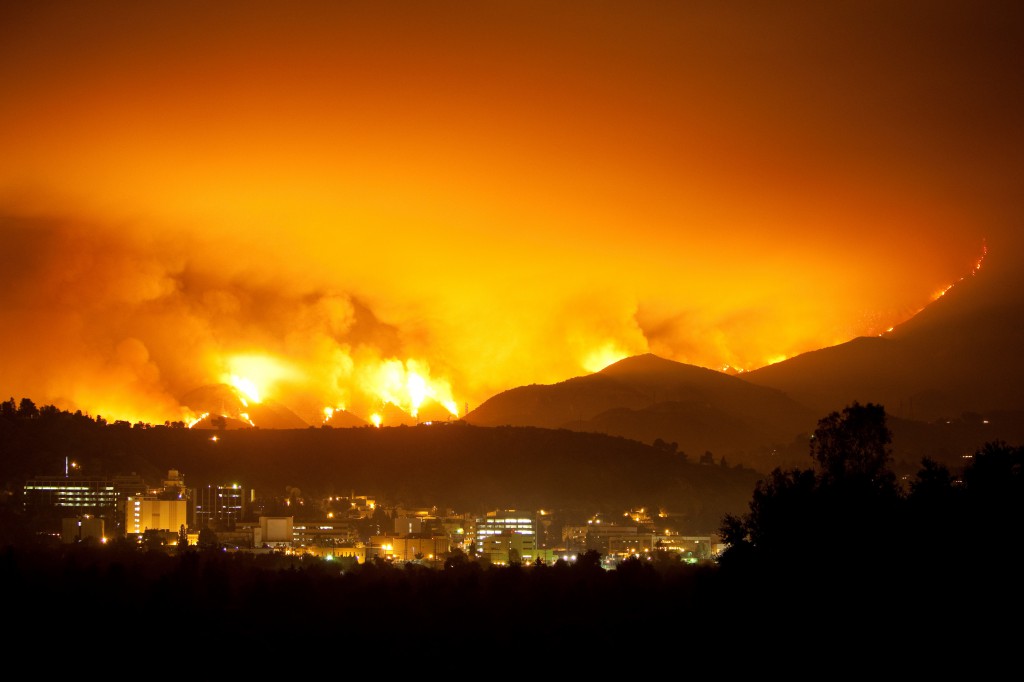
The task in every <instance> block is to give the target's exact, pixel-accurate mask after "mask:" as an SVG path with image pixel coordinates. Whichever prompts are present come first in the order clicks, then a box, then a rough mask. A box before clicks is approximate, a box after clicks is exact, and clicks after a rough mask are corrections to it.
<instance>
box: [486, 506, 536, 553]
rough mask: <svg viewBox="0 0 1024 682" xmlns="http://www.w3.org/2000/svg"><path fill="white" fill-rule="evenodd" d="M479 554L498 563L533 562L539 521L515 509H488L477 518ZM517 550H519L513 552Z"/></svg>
mask: <svg viewBox="0 0 1024 682" xmlns="http://www.w3.org/2000/svg"><path fill="white" fill-rule="evenodd" d="M474 532H475V536H474V537H475V543H476V553H477V556H479V557H480V558H483V559H489V560H490V561H492V562H494V563H506V564H507V563H510V561H515V560H516V557H517V556H518V560H519V561H522V562H531V561H533V560H534V558H535V556H536V549H537V532H536V524H535V523H534V520H533V518H532V517H531V516H528V515H526V514H524V513H523V512H519V511H516V510H514V509H507V510H502V511H493V512H487V515H486V516H483V517H480V518H478V519H477V520H476V528H475V530H474ZM512 550H515V552H512Z"/></svg>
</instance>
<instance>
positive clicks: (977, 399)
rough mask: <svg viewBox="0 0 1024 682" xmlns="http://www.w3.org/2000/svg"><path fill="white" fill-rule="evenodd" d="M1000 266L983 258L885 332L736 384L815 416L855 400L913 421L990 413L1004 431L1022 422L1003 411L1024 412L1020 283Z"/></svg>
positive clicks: (1004, 263) (1023, 292) (1023, 290)
mask: <svg viewBox="0 0 1024 682" xmlns="http://www.w3.org/2000/svg"><path fill="white" fill-rule="evenodd" d="M1008 260H1009V259H1008V258H1007V257H1002V258H1001V259H1000V257H999V255H998V254H996V255H993V256H991V257H989V258H988V259H987V260H986V262H985V266H984V267H983V268H982V269H981V270H979V271H978V272H977V273H976V274H974V275H972V276H968V277H965V278H964V279H963V280H962V281H960V282H958V283H957V284H956V285H955V286H953V287H952V288H951V289H949V290H948V291H947V292H946V294H945V295H944V296H942V297H941V298H939V299H938V300H936V301H934V302H933V303H931V304H930V305H928V306H926V307H925V308H924V309H923V310H922V311H921V312H920V313H918V314H917V315H915V316H914V317H912V318H911V319H910V320H908V321H907V322H905V323H903V324H901V325H899V326H897V327H896V328H895V329H893V331H892V332H890V333H887V334H885V335H883V336H881V337H871V338H868V337H861V338H857V339H853V340H852V341H849V342H847V343H843V344H840V345H838V346H834V347H831V348H825V349H822V350H818V351H814V352H810V353H804V354H803V355H799V356H796V357H794V358H791V359H789V360H786V361H784V362H780V363H778V364H775V365H770V366H768V367H763V368H761V369H758V370H754V371H752V372H747V373H745V374H744V375H743V379H744V380H745V381H748V382H750V383H752V384H756V385H758V386H764V387H770V388H776V389H778V390H780V391H783V392H785V393H786V394H787V395H789V396H790V397H792V398H793V399H794V400H796V401H797V402H799V403H801V404H803V405H806V406H808V407H810V408H812V409H814V410H815V411H816V412H827V411H829V410H834V409H837V408H838V407H841V406H842V405H845V404H847V403H849V402H851V401H854V400H858V401H861V402H875V403H881V404H884V405H885V406H886V409H887V411H888V412H889V413H890V414H892V415H895V416H898V417H902V418H904V419H913V420H918V421H934V420H938V419H950V418H959V417H960V416H961V415H963V414H964V413H990V412H995V411H1001V412H1003V413H1004V414H1003V418H1002V423H1003V424H1004V425H1005V424H1007V423H1008V422H1009V421H1011V420H1012V421H1016V422H1021V421H1024V420H1022V415H1021V414H1018V415H1011V414H1007V413H1014V412H1020V413H1022V414H1024V391H1021V386H1022V381H1024V356H1022V355H1021V353H1020V349H1021V348H1022V347H1024V278H1022V276H1021V274H1020V273H1018V272H1016V270H1015V269H1013V268H1012V266H1011V264H1010V263H1009V262H1008ZM990 421H991V420H990ZM996 435H998V436H999V437H1003V438H1007V437H1008V436H1004V435H1002V434H993V436H992V437H995V436H996Z"/></svg>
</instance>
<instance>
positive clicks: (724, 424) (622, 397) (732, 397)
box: [466, 354, 815, 463]
mask: <svg viewBox="0 0 1024 682" xmlns="http://www.w3.org/2000/svg"><path fill="white" fill-rule="evenodd" d="M814 419H815V416H814V413H813V412H812V411H810V410H807V409H806V408H804V407H802V406H801V405H798V404H797V403H795V402H794V401H793V400H790V399H789V398H788V397H787V396H785V395H784V394H783V393H782V392H780V391H777V390H773V389H766V388H763V387H759V386H754V385H751V384H749V383H746V382H744V381H742V380H740V379H738V378H736V377H732V376H729V375H726V374H723V373H721V372H716V371H713V370H709V369H704V368H702V367H695V366H693V365H686V364H683V363H679V362H673V361H672V360H666V359H664V358H660V357H658V356H656V355H652V354H647V355H639V356H636V357H631V358H626V359H625V360H620V361H619V362H616V363H614V364H612V365H609V366H608V367H606V368H605V369H603V370H601V371H600V372H597V373H595V374H590V375H587V376H582V377H576V378H573V379H569V380H567V381H563V382H560V383H557V384H553V385H549V386H538V385H533V386H522V387H519V388H514V389H511V390H509V391H505V392H504V393H501V394H499V395H497V396H494V397H493V398H491V399H490V400H488V401H486V402H484V403H483V404H482V405H481V406H480V407H479V408H477V409H476V410H474V411H473V412H471V413H470V414H469V415H468V416H467V417H466V421H468V422H469V423H471V424H479V425H486V426H495V425H500V424H510V425H513V426H527V425H529V426H542V427H547V428H566V429H572V430H576V431H587V432H596V433H607V434H611V435H617V436H623V437H625V438H632V439H635V440H639V441H643V442H647V443H651V442H654V441H655V440H657V439H661V440H663V441H666V442H674V443H676V444H677V445H678V447H679V449H680V450H682V451H684V452H686V453H689V454H690V455H691V456H699V455H701V454H702V453H704V452H705V451H708V450H710V451H713V452H714V453H715V454H716V455H719V456H721V455H726V456H729V457H731V458H735V457H736V456H737V455H738V456H739V460H737V461H746V462H748V463H751V462H752V461H754V460H755V459H756V456H755V454H754V453H755V452H756V451H758V450H759V449H761V448H763V447H766V446H770V445H772V444H774V443H789V442H790V441H792V439H793V436H794V435H795V434H797V433H800V432H805V433H809V432H810V430H811V429H812V428H813V426H814Z"/></svg>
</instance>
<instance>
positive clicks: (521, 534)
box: [23, 470, 720, 567]
mask: <svg viewBox="0 0 1024 682" xmlns="http://www.w3.org/2000/svg"><path fill="white" fill-rule="evenodd" d="M290 493H291V494H289V495H287V496H286V497H284V498H274V499H269V500H268V499H263V498H257V497H256V495H255V491H254V490H252V489H247V488H244V487H243V486H241V485H239V484H237V483H220V484H211V485H206V486H201V487H196V488H189V487H187V486H186V485H185V480H184V477H183V476H182V475H181V473H180V472H178V471H176V470H171V471H169V472H168V474H167V477H166V478H165V479H164V480H163V481H162V482H161V484H160V485H157V486H150V485H147V484H146V482H145V481H143V480H142V479H141V478H140V477H138V476H135V475H131V476H111V477H96V476H94V477H89V476H86V475H83V474H81V473H77V472H71V471H69V472H67V473H65V475H64V476H39V477H35V478H33V479H30V480H29V481H27V482H26V483H25V485H24V489H23V495H24V508H25V511H26V514H27V517H28V518H29V519H31V520H32V522H33V523H34V525H35V528H36V529H37V532H38V533H40V534H43V535H49V536H53V537H59V538H60V540H61V541H62V542H65V543H74V542H87V541H94V542H99V543H105V542H107V541H108V540H110V539H115V538H117V539H121V538H123V539H126V540H128V541H130V542H136V543H138V544H144V545H146V546H148V547H179V546H182V545H199V546H201V547H204V548H212V547H220V548H223V549H224V550H225V551H239V552H256V553H260V552H284V553H289V554H310V555H315V556H319V557H323V558H325V559H328V560H340V561H344V562H350V563H364V562H366V561H374V560H385V561H393V562H401V563H406V562H416V563H420V564H424V565H429V566H435V567H441V566H444V565H445V562H446V561H447V560H449V559H452V558H463V559H472V560H476V561H481V562H485V563H489V564H495V565H507V564H516V563H521V564H526V565H529V564H533V563H537V562H542V563H552V562H556V561H558V560H560V559H561V560H565V561H570V562H571V561H574V560H575V559H576V557H577V556H578V555H579V554H580V553H583V552H589V551H596V552H598V553H599V554H600V555H601V556H602V557H603V560H604V561H605V562H606V565H610V564H614V563H616V562H618V561H620V560H622V559H624V558H627V557H646V558H655V557H664V556H666V555H667V556H671V557H678V558H680V559H682V560H684V561H687V562H690V563H695V562H697V561H700V560H701V559H708V558H710V557H711V556H713V554H714V553H716V552H717V551H718V550H719V549H720V547H719V546H717V545H716V544H714V543H713V537H712V536H707V535H704V536H689V535H683V534H680V533H679V532H676V531H674V530H673V529H672V528H671V523H672V519H671V518H670V515H669V514H667V513H665V512H664V511H661V512H659V513H657V514H650V513H649V512H648V511H647V510H645V509H632V510H627V511H625V512H624V513H623V514H622V516H621V517H617V518H614V519H609V518H605V517H603V516H601V515H592V516H589V517H587V518H581V517H580V515H579V514H573V513H571V512H557V511H551V510H543V509H542V510H536V511H529V512H527V511H522V510H490V511H484V512H480V513H461V514H460V513H456V512H454V511H453V510H445V511H439V510H438V509H437V508H436V507H431V508H408V507H403V506H384V505H380V504H378V502H377V500H376V499H375V498H374V497H372V496H368V495H356V494H355V492H354V491H353V492H352V494H350V495H348V496H334V495H332V496H329V497H327V498H324V499H320V500H307V499H306V498H303V497H302V496H301V493H300V492H299V491H298V490H295V489H291V490H290Z"/></svg>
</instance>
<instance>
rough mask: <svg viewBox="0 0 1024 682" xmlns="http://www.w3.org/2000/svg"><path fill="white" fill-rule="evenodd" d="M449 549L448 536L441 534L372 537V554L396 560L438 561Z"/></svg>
mask: <svg viewBox="0 0 1024 682" xmlns="http://www.w3.org/2000/svg"><path fill="white" fill-rule="evenodd" d="M449 549H450V546H449V544H448V538H447V536H440V535H428V534H425V533H423V534H413V535H406V536H403V537H397V536H394V535H375V536H373V537H372V538H370V554H371V555H373V556H379V557H381V558H383V559H393V560H395V561H418V560H421V559H426V560H428V561H438V560H439V558H440V557H442V556H444V555H445V554H447V553H448V550H449Z"/></svg>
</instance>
